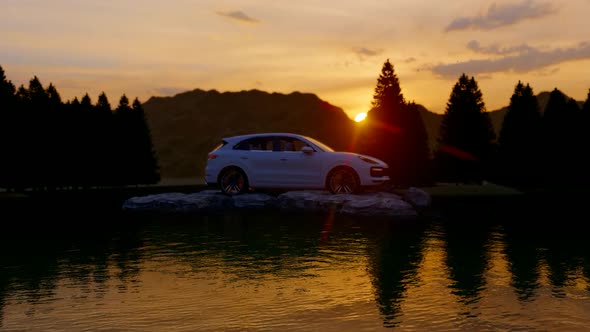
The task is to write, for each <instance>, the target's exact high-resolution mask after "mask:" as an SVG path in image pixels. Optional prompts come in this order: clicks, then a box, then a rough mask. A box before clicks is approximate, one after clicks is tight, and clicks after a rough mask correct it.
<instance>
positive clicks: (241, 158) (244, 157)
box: [240, 157, 248, 160]
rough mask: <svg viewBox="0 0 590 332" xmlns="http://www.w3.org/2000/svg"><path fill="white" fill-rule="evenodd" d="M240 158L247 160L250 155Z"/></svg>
mask: <svg viewBox="0 0 590 332" xmlns="http://www.w3.org/2000/svg"><path fill="white" fill-rule="evenodd" d="M240 159H244V160H246V159H248V157H240Z"/></svg>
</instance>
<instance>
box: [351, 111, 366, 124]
mask: <svg viewBox="0 0 590 332" xmlns="http://www.w3.org/2000/svg"><path fill="white" fill-rule="evenodd" d="M366 117H367V113H365V112H363V113H359V114H357V115H356V116H355V117H354V121H356V122H361V121H363V120H364V119H365V118H366Z"/></svg>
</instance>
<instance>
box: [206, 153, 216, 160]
mask: <svg viewBox="0 0 590 332" xmlns="http://www.w3.org/2000/svg"><path fill="white" fill-rule="evenodd" d="M215 158H217V155H216V154H213V153H209V154H208V155H207V159H215Z"/></svg>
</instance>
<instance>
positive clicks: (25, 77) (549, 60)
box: [0, 0, 590, 118]
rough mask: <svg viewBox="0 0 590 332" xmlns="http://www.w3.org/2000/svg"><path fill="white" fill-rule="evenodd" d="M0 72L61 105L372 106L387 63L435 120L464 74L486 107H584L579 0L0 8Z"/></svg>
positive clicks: (28, 0)
mask: <svg viewBox="0 0 590 332" xmlns="http://www.w3.org/2000/svg"><path fill="white" fill-rule="evenodd" d="M0 4H1V7H0V9H1V10H0V65H1V66H2V67H3V68H4V70H5V72H6V76H7V78H8V79H9V80H11V81H12V82H13V83H15V84H16V85H20V84H25V86H26V85H27V84H28V81H29V80H30V79H31V78H32V77H33V76H35V75H36V76H37V77H38V78H39V79H40V80H41V82H42V83H43V84H44V85H45V86H47V85H49V83H53V84H54V85H55V86H56V87H57V89H58V91H59V92H60V93H61V94H62V98H63V99H64V100H67V99H72V98H73V97H75V96H78V97H81V96H82V95H84V94H85V93H86V92H88V93H89V95H90V97H91V98H92V100H93V102H95V101H96V99H97V97H98V94H100V92H101V91H104V92H105V93H106V94H107V96H108V97H109V99H110V101H111V104H114V106H116V104H117V102H118V99H119V97H120V96H121V95H122V94H123V93H124V94H126V95H127V96H128V97H130V98H135V97H138V98H139V99H140V101H142V102H143V101H146V100H147V99H148V98H149V97H150V96H172V95H174V94H176V93H178V92H183V91H187V90H193V89H197V88H199V89H205V90H209V89H216V90H218V91H240V90H250V89H259V90H263V91H268V92H281V93H290V92H293V91H299V92H309V93H315V94H317V95H318V96H319V97H320V98H321V99H323V100H326V101H328V102H330V103H331V104H334V105H336V106H339V107H342V108H343V109H344V111H345V112H347V114H348V115H349V116H350V117H351V118H354V116H355V115H356V114H357V113H360V112H366V111H367V110H368V109H369V106H370V103H371V100H372V96H373V91H374V88H375V84H376V80H377V77H378V75H379V73H380V71H381V67H382V65H383V63H384V62H385V61H386V60H387V59H389V60H390V61H391V63H392V64H393V65H394V68H395V71H396V74H397V75H398V77H399V79H400V85H401V88H402V92H403V94H404V96H405V97H406V99H408V100H413V101H415V102H417V103H419V104H422V105H424V106H425V107H426V108H428V109H429V110H431V111H434V112H437V113H442V112H444V109H445V105H446V102H447V100H448V98H449V94H450V91H451V89H452V87H453V85H454V83H455V82H456V81H457V79H458V78H459V76H460V75H461V74H462V73H466V74H467V75H469V76H474V77H475V79H476V80H477V81H478V83H479V87H480V89H481V90H482V92H483V96H484V102H485V103H486V106H487V109H488V110H495V109H497V108H499V107H502V106H505V105H507V104H508V103H509V99H510V96H511V94H512V92H513V90H514V86H515V85H516V83H517V82H518V81H519V80H521V81H523V82H528V83H530V84H531V86H532V88H533V91H534V92H535V93H539V92H542V91H550V90H552V89H553V88H556V87H557V88H558V89H560V90H561V91H562V92H564V93H565V94H567V95H569V96H570V97H573V98H576V99H577V100H585V99H586V95H587V92H588V89H589V88H590V34H589V32H590V19H589V18H588V15H589V14H590V0H567V1H566V0H561V1H544V0H516V1H504V0H497V1H483V0H482V1H473V0H456V1H449V2H444V4H443V2H440V1H434V0H423V1H415V0H395V1H393V0H375V1H373V0H368V1H358V0H355V1H352V0H338V1H333V0H321V1H320V0H313V1H311V0H299V1H280V0H251V1H248V0H243V1H238V0H168V1H161V0H100V1H94V0H83V1H80V0H53V1H46V0H0Z"/></svg>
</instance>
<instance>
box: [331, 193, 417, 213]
mask: <svg viewBox="0 0 590 332" xmlns="http://www.w3.org/2000/svg"><path fill="white" fill-rule="evenodd" d="M340 212H341V213H345V214H352V215H360V216H387V217H415V216H417V215H418V213H417V212H416V210H414V208H413V207H412V205H411V204H409V203H408V202H406V201H404V200H402V199H401V198H395V197H378V196H368V197H360V198H359V199H354V200H350V201H348V202H346V203H345V204H344V206H343V207H342V209H341V210H340Z"/></svg>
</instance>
